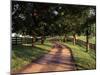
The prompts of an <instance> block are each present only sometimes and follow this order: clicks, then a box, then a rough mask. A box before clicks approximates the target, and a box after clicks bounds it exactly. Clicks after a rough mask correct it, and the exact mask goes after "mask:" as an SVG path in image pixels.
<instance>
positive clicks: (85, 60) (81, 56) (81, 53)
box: [64, 42, 96, 70]
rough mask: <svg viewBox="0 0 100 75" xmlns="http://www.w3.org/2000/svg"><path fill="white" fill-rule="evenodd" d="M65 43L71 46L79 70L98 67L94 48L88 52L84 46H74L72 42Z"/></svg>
mask: <svg viewBox="0 0 100 75" xmlns="http://www.w3.org/2000/svg"><path fill="white" fill-rule="evenodd" d="M64 44H65V45H67V46H68V47H70V48H71V50H72V53H73V57H74V59H75V64H76V66H77V69H78V70H90V69H95V68H96V54H95V52H94V51H93V50H89V51H88V52H86V49H85V47H84V46H79V45H75V46H74V45H73V44H72V43H71V42H67V43H64Z"/></svg>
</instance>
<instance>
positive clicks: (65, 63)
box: [20, 42, 75, 73]
mask: <svg viewBox="0 0 100 75" xmlns="http://www.w3.org/2000/svg"><path fill="white" fill-rule="evenodd" d="M74 70H75V64H74V61H73V58H72V55H71V51H70V49H68V48H67V47H66V46H65V45H62V44H61V43H59V42H54V43H53V47H52V49H51V51H50V52H49V53H48V54H46V55H44V57H41V59H39V60H38V61H35V62H32V63H31V64H30V65H29V66H27V67H26V68H24V69H23V70H22V71H21V72H20V73H36V72H53V71H74Z"/></svg>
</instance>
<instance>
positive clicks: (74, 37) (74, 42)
mask: <svg viewBox="0 0 100 75" xmlns="http://www.w3.org/2000/svg"><path fill="white" fill-rule="evenodd" d="M75 44H76V34H75V33H74V34H73V45H75Z"/></svg>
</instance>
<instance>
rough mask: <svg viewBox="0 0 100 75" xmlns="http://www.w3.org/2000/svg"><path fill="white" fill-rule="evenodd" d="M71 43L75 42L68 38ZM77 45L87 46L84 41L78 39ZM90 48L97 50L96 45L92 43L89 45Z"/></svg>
mask: <svg viewBox="0 0 100 75" xmlns="http://www.w3.org/2000/svg"><path fill="white" fill-rule="evenodd" d="M68 40H69V41H73V38H70V37H69V38H68ZM76 44H79V45H83V46H86V42H85V41H82V40H79V39H77V40H76ZM89 47H90V48H91V49H93V50H96V44H92V43H89Z"/></svg>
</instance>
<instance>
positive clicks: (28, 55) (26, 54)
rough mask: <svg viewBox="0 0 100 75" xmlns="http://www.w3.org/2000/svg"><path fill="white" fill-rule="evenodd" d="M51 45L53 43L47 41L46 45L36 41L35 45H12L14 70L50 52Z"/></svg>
mask: <svg viewBox="0 0 100 75" xmlns="http://www.w3.org/2000/svg"><path fill="white" fill-rule="evenodd" d="M51 46H52V44H51V43H49V42H45V43H44V45H41V44H39V43H36V44H35V46H34V47H31V46H12V60H11V62H12V65H11V68H12V72H16V71H18V70H20V69H21V68H22V67H24V66H25V65H27V64H29V63H30V62H32V61H35V60H37V59H38V58H40V57H41V56H43V55H44V54H46V53H48V52H49V50H50V49H51Z"/></svg>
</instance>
